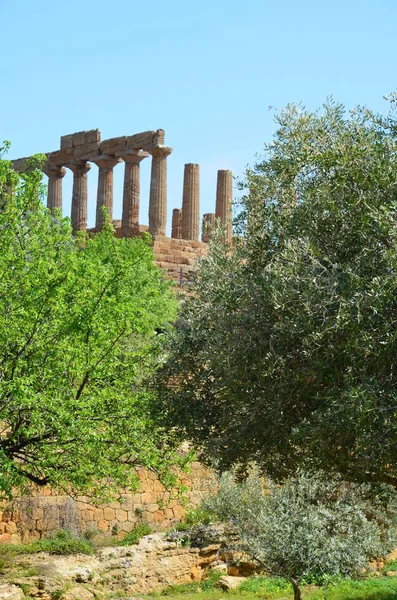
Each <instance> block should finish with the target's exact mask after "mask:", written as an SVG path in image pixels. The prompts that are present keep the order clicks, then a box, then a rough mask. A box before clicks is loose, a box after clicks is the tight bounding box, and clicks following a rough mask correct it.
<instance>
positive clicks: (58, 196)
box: [43, 166, 66, 212]
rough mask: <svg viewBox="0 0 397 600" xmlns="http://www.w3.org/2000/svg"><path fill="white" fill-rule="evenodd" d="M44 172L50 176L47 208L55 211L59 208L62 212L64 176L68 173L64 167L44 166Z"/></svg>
mask: <svg viewBox="0 0 397 600" xmlns="http://www.w3.org/2000/svg"><path fill="white" fill-rule="evenodd" d="M43 172H44V173H45V174H46V175H47V177H48V194H47V208H49V209H50V211H51V212H53V210H54V208H58V209H59V210H60V211H61V212H62V178H63V177H65V175H66V169H64V168H63V167H56V166H49V167H44V169H43Z"/></svg>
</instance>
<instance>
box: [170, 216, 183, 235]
mask: <svg viewBox="0 0 397 600" xmlns="http://www.w3.org/2000/svg"><path fill="white" fill-rule="evenodd" d="M171 237H172V238H174V239H175V240H180V239H181V237H182V209H181V208H174V210H173V211H172V230H171Z"/></svg>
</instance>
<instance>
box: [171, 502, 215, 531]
mask: <svg viewBox="0 0 397 600" xmlns="http://www.w3.org/2000/svg"><path fill="white" fill-rule="evenodd" d="M214 519H215V514H214V513H213V512H212V511H211V510H208V509H206V508H204V507H203V506H202V507H199V508H192V509H190V510H188V511H186V514H185V516H184V518H183V520H182V521H181V522H180V523H177V524H176V525H175V529H176V530H177V531H187V530H188V529H191V528H192V527H194V526H195V525H208V524H209V523H211V522H213V521H214Z"/></svg>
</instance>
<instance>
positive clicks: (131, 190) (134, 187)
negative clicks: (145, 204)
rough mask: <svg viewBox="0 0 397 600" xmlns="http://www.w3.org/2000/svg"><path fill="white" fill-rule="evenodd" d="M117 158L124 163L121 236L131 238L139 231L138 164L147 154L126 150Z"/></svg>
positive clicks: (140, 151)
mask: <svg viewBox="0 0 397 600" xmlns="http://www.w3.org/2000/svg"><path fill="white" fill-rule="evenodd" d="M118 156H120V157H121V158H122V159H123V161H124V162H125V171H124V191H123V214H122V218H121V234H122V236H123V237H131V236H132V235H135V234H137V233H138V231H139V201H140V189H141V188H140V169H141V167H140V163H141V161H142V160H143V159H144V158H147V157H148V156H149V153H148V152H143V151H142V150H126V151H122V152H120V153H118Z"/></svg>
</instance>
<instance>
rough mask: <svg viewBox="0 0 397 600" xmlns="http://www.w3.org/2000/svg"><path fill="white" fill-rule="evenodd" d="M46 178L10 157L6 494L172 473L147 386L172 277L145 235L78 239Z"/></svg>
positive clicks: (1, 299) (3, 191) (4, 269)
mask: <svg viewBox="0 0 397 600" xmlns="http://www.w3.org/2000/svg"><path fill="white" fill-rule="evenodd" d="M41 177H42V175H41V172H40V171H39V170H37V169H34V168H33V169H31V170H30V172H29V173H27V174H23V175H21V176H19V175H17V174H16V173H15V172H13V171H12V169H11V166H10V163H9V162H7V161H6V160H0V246H1V253H0V423H1V428H0V493H3V494H6V495H9V494H11V490H12V488H13V487H15V488H19V489H21V487H22V486H23V485H24V483H26V482H33V483H35V484H38V485H45V484H47V483H48V484H51V486H53V487H57V488H59V489H65V490H67V491H69V492H70V491H73V492H74V493H78V492H81V491H83V492H84V491H91V492H92V491H93V488H95V493H96V494H97V495H98V496H99V497H101V496H106V495H107V494H108V493H110V492H111V491H112V490H117V489H118V488H120V486H131V487H133V486H134V483H135V482H136V481H135V471H134V467H135V466H137V465H143V466H146V467H148V468H150V469H153V470H155V471H156V472H158V473H159V474H160V475H163V476H166V474H167V473H168V474H169V476H170V477H171V475H170V471H169V467H170V465H171V464H172V463H173V462H174V460H177V458H176V457H175V456H173V455H172V452H171V446H169V447H167V445H166V444H165V442H164V436H163V433H162V431H161V430H160V429H159V428H157V427H156V426H154V424H153V423H152V421H151V420H150V419H149V417H148V416H147V411H146V408H145V407H146V403H147V394H146V393H145V392H144V391H142V389H141V387H140V382H141V379H142V377H143V376H144V375H147V374H148V373H149V372H152V371H153V369H154V368H155V367H156V364H157V362H158V346H159V344H158V338H159V335H157V333H156V332H161V331H165V330H166V328H167V324H168V323H169V322H170V321H171V320H173V319H174V318H175V314H176V302H175V300H174V299H173V295H172V293H171V291H170V288H169V284H168V283H167V282H166V281H165V280H164V278H163V276H162V275H161V273H160V271H159V270H158V269H157V268H156V267H155V266H154V264H153V255H152V250H151V246H150V242H149V241H147V240H143V239H134V240H131V239H116V238H115V237H114V235H113V232H112V229H111V227H110V225H109V226H108V227H107V228H105V230H104V231H103V232H102V233H101V234H97V235H95V236H93V237H87V236H85V235H81V236H77V237H73V236H72V234H71V225H70V222H69V220H68V219H62V218H61V215H60V214H56V215H55V216H54V217H52V216H51V214H50V213H49V211H48V210H47V209H46V208H44V205H43V202H42V199H43V198H42V196H43V194H44V193H45V190H44V189H43V188H42V186H41ZM160 337H161V335H160ZM171 443H172V441H171V440H169V444H171Z"/></svg>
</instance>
